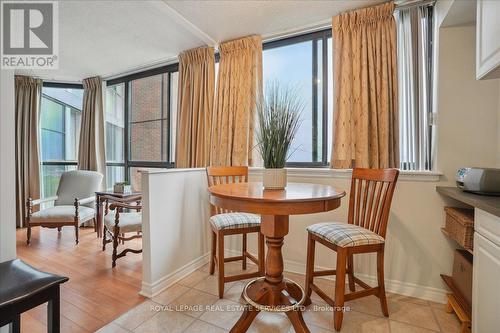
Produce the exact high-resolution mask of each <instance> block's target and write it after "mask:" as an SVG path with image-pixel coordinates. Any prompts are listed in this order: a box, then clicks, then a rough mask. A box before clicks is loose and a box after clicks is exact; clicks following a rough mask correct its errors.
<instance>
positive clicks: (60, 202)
mask: <svg viewBox="0 0 500 333" xmlns="http://www.w3.org/2000/svg"><path fill="white" fill-rule="evenodd" d="M102 178H103V176H102V174H100V173H98V172H95V171H84V170H74V171H67V172H64V173H63V174H62V175H61V179H60V180H59V186H58V188H57V193H56V196H54V197H49V198H43V199H37V200H32V199H31V198H28V200H27V201H26V211H27V216H26V226H27V230H26V238H27V240H26V243H27V244H28V245H29V244H30V242H31V228H32V227H36V226H41V227H45V228H57V230H58V231H61V228H62V227H64V226H73V227H74V228H75V242H76V244H78V241H79V239H78V228H79V227H80V225H81V224H82V223H84V222H87V221H90V220H94V225H95V209H94V208H95V207H94V202H95V192H96V191H98V190H99V186H101V182H102ZM46 202H53V203H54V206H53V207H50V208H46V209H41V210H39V211H37V212H33V206H38V205H40V204H42V203H46Z"/></svg>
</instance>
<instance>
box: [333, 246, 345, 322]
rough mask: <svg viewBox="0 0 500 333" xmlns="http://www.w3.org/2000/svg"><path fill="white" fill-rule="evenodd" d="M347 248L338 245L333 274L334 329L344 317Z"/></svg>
mask: <svg viewBox="0 0 500 333" xmlns="http://www.w3.org/2000/svg"><path fill="white" fill-rule="evenodd" d="M347 255H348V253H347V249H345V248H342V247H339V248H338V251H337V275H336V276H335V308H334V313H333V324H334V327H335V330H336V331H340V328H341V327H342V319H343V318H344V311H343V307H344V295H345V273H346V261H347Z"/></svg>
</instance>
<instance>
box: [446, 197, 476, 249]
mask: <svg viewBox="0 0 500 333" xmlns="http://www.w3.org/2000/svg"><path fill="white" fill-rule="evenodd" d="M444 210H445V212H446V224H445V227H444V229H445V230H446V232H447V233H448V235H449V236H450V237H451V238H453V239H454V240H456V241H457V243H458V244H460V245H461V246H463V247H464V249H467V250H471V251H472V249H473V241H474V210H473V209H464V208H455V207H445V208H444Z"/></svg>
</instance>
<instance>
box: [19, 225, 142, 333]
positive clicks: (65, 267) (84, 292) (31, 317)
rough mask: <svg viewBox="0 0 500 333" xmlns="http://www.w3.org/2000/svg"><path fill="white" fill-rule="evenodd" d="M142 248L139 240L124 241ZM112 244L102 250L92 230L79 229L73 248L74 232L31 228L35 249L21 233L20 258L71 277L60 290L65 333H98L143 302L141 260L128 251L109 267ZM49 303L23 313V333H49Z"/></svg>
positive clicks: (41, 267)
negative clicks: (77, 238)
mask: <svg viewBox="0 0 500 333" xmlns="http://www.w3.org/2000/svg"><path fill="white" fill-rule="evenodd" d="M125 245H126V246H127V247H133V248H140V247H141V240H140V239H139V240H133V241H130V242H127V243H125ZM111 252H112V249H111V244H108V245H107V248H106V251H105V252H103V251H102V240H101V239H98V238H97V237H96V233H95V232H94V230H93V228H81V229H80V243H79V244H78V245H75V238H74V228H72V227H64V228H63V230H62V232H61V233H60V234H58V232H57V230H56V229H46V228H38V227H37V228H33V232H32V237H31V245H30V246H27V245H26V230H25V229H18V230H17V256H18V258H21V259H22V260H24V261H25V262H27V263H28V264H30V265H32V266H34V267H36V268H38V269H41V270H43V271H46V272H51V273H56V274H60V275H64V276H67V277H69V281H68V282H66V283H65V284H63V285H62V288H61V332H94V331H96V330H97V329H99V328H100V327H102V326H104V325H105V324H107V323H109V322H111V321H113V320H114V319H116V318H117V317H118V316H120V315H121V314H123V313H125V312H126V311H127V310H129V309H131V308H133V307H135V306H136V305H137V304H139V303H141V302H142V301H144V299H145V298H144V297H142V296H140V295H139V294H138V292H139V290H140V286H141V275H142V256H141V255H140V254H131V253H129V254H128V255H127V256H126V257H124V258H120V259H119V260H118V261H117V266H116V267H115V268H114V269H112V268H111ZM46 309H47V307H46V305H41V306H39V307H37V308H35V309H33V310H30V311H28V312H26V313H24V314H23V315H22V319H21V331H22V332H29V333H36V332H46V331H47V330H46V322H47V312H46Z"/></svg>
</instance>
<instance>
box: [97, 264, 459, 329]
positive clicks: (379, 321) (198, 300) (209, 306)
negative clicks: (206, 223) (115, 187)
mask: <svg viewBox="0 0 500 333" xmlns="http://www.w3.org/2000/svg"><path fill="white" fill-rule="evenodd" d="M240 267H241V266H240V265H239V264H238V263H228V264H226V270H227V271H228V272H229V273H231V274H232V273H237V272H238V271H240ZM249 269H251V268H249ZM285 276H286V277H288V278H290V279H292V280H294V281H296V282H298V283H300V284H301V285H303V284H304V276H303V275H299V274H293V273H285ZM315 282H317V284H318V285H319V286H320V287H321V288H322V289H324V290H325V291H327V293H328V294H329V295H330V297H333V288H334V287H333V282H332V281H328V280H325V279H315ZM244 285H245V281H242V282H239V281H238V282H232V283H227V284H226V286H225V293H224V299H219V298H218V297H217V277H216V275H213V276H210V275H209V273H208V266H207V265H206V266H204V267H202V268H201V269H199V270H197V271H195V272H193V273H192V274H190V275H189V276H187V277H186V278H184V279H182V280H181V281H179V282H178V283H177V284H175V285H174V286H172V287H170V288H169V289H167V290H165V291H164V292H162V293H161V294H159V295H158V296H156V297H154V298H153V299H151V300H147V301H145V302H144V303H142V304H140V305H138V306H137V307H135V308H134V309H132V310H130V311H128V312H127V313H125V314H124V315H122V316H121V317H119V318H118V319H116V320H115V321H113V322H112V323H110V324H108V325H107V326H105V327H103V328H102V329H101V330H99V332H148V333H154V332H168V333H176V332H189V333H191V332H202V333H219V332H228V331H229V329H230V328H231V327H232V326H233V324H234V323H235V322H236V321H237V320H238V318H239V316H240V314H241V311H242V308H241V307H242V304H243V301H242V300H241V299H240V296H241V291H242V289H243V287H244ZM387 296H388V304H389V313H390V316H389V318H385V317H384V316H383V315H382V312H381V310H380V303H379V301H378V298H376V297H375V296H369V297H365V298H361V299H357V300H354V301H351V302H348V303H346V306H349V307H350V309H351V311H349V312H346V313H345V315H344V321H343V324H342V330H341V332H356V333H358V332H391V333H405V332H408V333H410V332H411V333H425V332H450V333H451V332H453V333H455V332H459V328H460V325H459V321H458V319H457V318H456V316H455V315H454V314H448V313H446V312H445V310H444V305H443V304H438V303H433V302H429V301H425V300H421V299H416V298H412V297H406V296H401V295H397V294H390V293H388V295H387ZM312 302H313V304H311V305H310V306H308V307H307V310H306V311H305V312H304V319H305V321H306V323H307V324H308V326H309V328H310V330H311V332H313V333H328V332H334V329H333V312H332V310H331V309H330V308H329V306H328V305H327V304H326V303H325V302H324V301H323V300H321V299H320V298H319V297H318V296H317V295H316V294H315V293H314V292H313V295H312ZM248 332H265V333H273V332H285V333H293V332H294V330H293V328H292V327H291V325H290V322H289V321H288V319H287V317H286V316H285V315H284V314H281V313H276V314H275V313H260V314H259V315H258V316H257V318H256V320H254V322H253V324H252V326H250V329H249V330H248Z"/></svg>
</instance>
